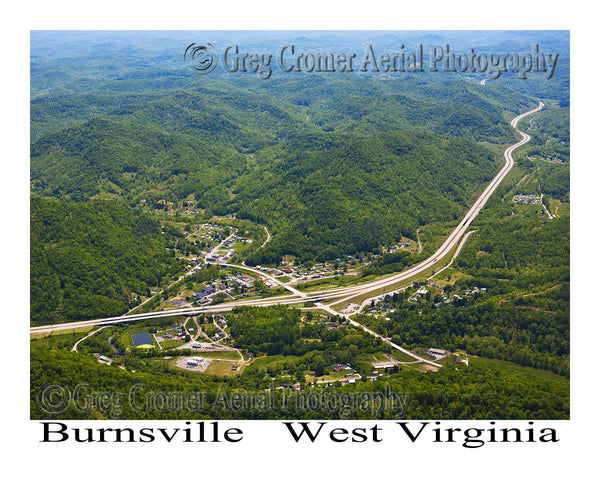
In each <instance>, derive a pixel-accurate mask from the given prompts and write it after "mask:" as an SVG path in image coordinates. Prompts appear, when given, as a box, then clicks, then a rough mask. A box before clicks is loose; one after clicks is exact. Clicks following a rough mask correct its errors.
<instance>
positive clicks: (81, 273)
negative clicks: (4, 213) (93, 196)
mask: <svg viewBox="0 0 600 480" xmlns="http://www.w3.org/2000/svg"><path fill="white" fill-rule="evenodd" d="M172 241H173V239H172V237H170V235H169V234H168V233H167V234H161V229H160V227H159V224H158V223H157V222H156V221H155V220H154V219H152V218H149V217H148V216H145V215H140V214H136V213H135V212H133V211H132V210H131V209H128V208H125V207H120V206H118V205H115V204H113V203H108V202H94V203H66V202H62V201H59V200H51V199H44V198H40V197H35V196H33V197H32V198H31V270H30V276H31V322H32V323H34V324H36V323H42V324H43V323H46V324H47V323H58V322H65V321H75V320H81V319H88V318H94V317H107V316H112V315H120V314H122V313H125V312H126V311H127V310H128V309H129V308H131V307H132V306H134V305H136V304H137V303H139V298H140V297H141V296H142V295H146V296H147V295H149V294H150V289H151V288H153V287H156V286H158V285H160V284H161V283H162V282H163V281H165V280H168V279H169V278H170V276H171V275H172V274H175V273H178V272H179V270H180V268H181V266H180V262H179V261H178V260H176V259H175V258H174V257H173V256H172V254H170V253H169V251H167V246H169V244H170V242H172Z"/></svg>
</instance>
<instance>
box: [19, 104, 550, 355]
mask: <svg viewBox="0 0 600 480" xmlns="http://www.w3.org/2000/svg"><path fill="white" fill-rule="evenodd" d="M543 107H544V104H543V103H542V102H540V103H539V105H538V107H536V108H534V109H533V110H530V111H528V112H525V113H522V114H521V115H518V116H516V117H515V118H514V119H513V120H512V121H511V123H510V124H511V126H512V127H513V128H514V129H515V130H517V124H518V122H519V121H520V120H521V119H522V118H525V117H526V116H528V115H532V114H534V113H535V112H538V111H539V110H541V109H542V108H543ZM517 131H518V132H519V133H520V135H521V140H520V141H519V142H517V143H515V144H513V145H511V146H509V147H508V148H507V149H506V150H505V151H504V160H505V163H504V166H503V167H502V168H501V169H500V171H499V172H498V174H497V175H496V176H495V177H494V178H493V180H492V181H491V182H490V184H489V185H488V186H487V188H486V189H485V190H484V191H483V193H482V194H481V195H480V196H479V198H478V199H477V200H476V201H475V203H474V204H473V206H472V207H471V208H470V209H469V211H468V212H467V214H466V215H465V217H464V218H463V219H462V220H461V222H460V223H459V224H458V226H457V227H456V228H455V229H454V231H453V232H452V233H451V234H450V235H449V236H448V238H447V239H446V240H445V241H444V243H443V244H442V245H441V246H440V247H439V248H438V250H437V251H436V252H435V253H434V254H433V255H431V256H430V257H429V258H428V259H426V260H424V261H422V262H421V263H419V264H417V265H414V266H412V267H411V268H409V269H408V270H406V271H404V272H400V273H397V274H395V275H392V276H390V277H387V278H384V279H381V280H375V281H372V282H369V283H365V284H362V285H355V286H351V287H343V288H335V289H330V290H319V291H312V292H300V291H299V290H296V289H295V288H293V287H291V286H289V285H286V284H283V283H282V282H279V281H278V280H277V279H275V278H274V277H270V276H268V275H265V274H264V273H263V272H261V271H259V270H256V269H253V268H251V267H246V266H240V265H232V266H235V267H237V268H244V269H247V270H250V271H253V272H255V273H257V274H259V275H262V276H265V277H267V278H270V279H271V280H273V281H275V282H276V283H278V284H280V285H282V286H283V287H285V288H287V289H288V290H290V294H288V295H282V296H278V297H271V298H263V299H247V300H241V301H237V302H230V303H221V304H218V305H210V306H204V307H195V308H181V309H172V310H163V311H158V312H148V313H140V314H132V315H127V316H118V317H109V318H100V319H95V320H87V321H82V322H71V323H66V324H56V325H43V326H38V327H31V328H30V332H31V333H35V332H50V331H58V330H66V329H72V328H78V327H87V326H95V325H114V324H118V323H123V322H132V321H136V320H142V319H148V318H159V317H166V316H172V315H198V314H204V313H218V312H227V311H230V310H232V309H233V308H235V307H238V306H244V305H248V306H270V305H286V304H287V305H292V304H299V303H303V302H308V301H310V302H313V303H314V305H315V307H316V308H321V309H323V310H325V311H327V312H329V313H331V314H333V315H340V316H343V317H345V318H347V320H348V321H349V322H350V323H351V324H353V325H355V326H357V327H359V328H362V329H363V330H365V331H366V332H368V333H370V334H371V335H374V336H377V337H379V338H382V339H383V340H384V341H385V342H386V343H388V344H390V345H391V346H392V347H393V348H395V349H397V350H400V351H402V352H404V353H406V354H407V355H410V356H411V357H413V358H416V359H418V360H419V361H423V362H425V363H428V364H431V365H434V366H439V364H437V363H435V362H433V361H431V360H427V359H423V358H421V357H419V356H417V355H415V354H413V353H412V352H409V351H407V350H405V349H403V348H402V347H400V346H399V345H396V344H393V343H392V342H390V341H389V340H387V339H384V338H383V337H381V336H380V335H378V334H377V333H375V332H373V331H372V330H369V329H368V328H366V327H365V326H364V325H361V324H360V323H358V322H356V321H354V320H352V319H350V316H349V315H341V314H340V313H339V312H337V311H335V310H334V309H333V308H331V306H330V305H326V304H323V303H322V302H323V300H329V299H336V300H337V301H336V302H335V303H340V302H343V301H344V300H346V299H350V298H353V297H356V296H358V295H364V294H368V293H372V292H375V291H377V290H380V289H382V288H384V287H388V286H391V285H393V284H396V283H398V282H401V281H404V280H407V279H409V278H411V277H414V276H415V275H419V274H420V273H422V272H424V271H426V270H428V269H429V268H431V267H433V266H434V265H435V264H436V263H437V262H438V260H439V259H441V258H443V257H444V256H446V255H447V254H449V253H450V252H451V251H452V250H453V249H454V248H455V247H456V246H457V245H458V246H459V248H460V247H462V245H463V244H464V242H465V241H466V238H465V239H463V241H462V243H461V244H460V245H459V242H460V241H461V238H463V236H464V234H465V233H466V231H467V229H468V228H469V226H470V225H471V223H472V222H473V220H474V219H475V217H476V216H477V214H478V213H479V212H480V211H481V209H482V208H483V207H484V206H485V204H486V202H487V201H488V200H489V198H490V197H491V196H492V195H493V193H494V191H495V190H496V189H497V188H498V186H499V185H500V183H501V182H502V181H503V180H504V178H505V177H506V175H508V173H509V172H510V170H511V169H512V167H513V166H514V163H515V162H514V160H513V158H512V153H513V152H514V151H515V150H516V149H517V148H519V147H520V146H522V145H524V144H525V143H527V142H528V141H529V140H530V136H529V135H527V134H526V133H524V132H521V131H519V130H517ZM267 234H268V231H267ZM268 239H270V238H269V237H268ZM267 241H268V240H267ZM455 256H456V253H455ZM453 259H454V257H453V258H452V260H453ZM340 297H341V299H340ZM364 305H366V303H365V302H363V306H364ZM359 311H360V309H359V310H357V311H356V312H354V313H353V314H356V313H358V312H359Z"/></svg>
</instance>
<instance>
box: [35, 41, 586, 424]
mask: <svg viewBox="0 0 600 480" xmlns="http://www.w3.org/2000/svg"><path fill="white" fill-rule="evenodd" d="M29 34H30V50H29V51H30V58H29V63H30V72H29V75H30V78H29V82H30V86H29V94H30V101H29V102H30V103H29V115H30V160H29V192H28V195H29V202H30V205H29V215H30V216H29V252H30V257H29V260H30V264H29V269H30V271H29V279H30V280H29V282H30V285H29V288H30V291H29V302H30V305H29V315H30V319H29V323H30V324H29V337H30V338H29V359H30V364H29V366H28V368H29V372H30V383H29V389H30V390H29V399H30V404H29V414H30V419H31V420H60V421H63V420H64V421H68V420H123V421H125V420H127V421H129V420H182V421H192V420H194V421H200V420H207V421H209V420H210V421H212V420H236V421H242V420H243V421H246V420H248V421H250V420H281V421H288V420H307V421H308V420H316V421H324V420H331V421H335V420H347V421H361V420H381V421H386V420H394V421H398V420H406V421H411V420H414V421H420V420H430V421H435V420H439V421H443V420H456V421H460V420H469V421H474V420H480V421H486V422H487V424H489V422H490V421H495V420H498V421H502V420H510V421H525V424H526V425H530V424H531V422H532V421H546V420H552V421H554V420H569V419H570V418H571V407H570V405H571V395H570V364H571V357H570V354H571V347H570V332H571V328H570V323H571V322H570V310H571V308H570V307H571V305H570V293H571V286H570V79H571V77H570V53H571V52H570V41H571V38H570V32H569V31H568V30H464V31H463V30H427V31H426V30H407V31H401V30H398V31H393V30H197V31H187V30H31V31H30V33H29ZM590 341H592V339H590ZM527 422H530V423H527ZM94 423H98V422H94ZM182 423H184V422H182ZM498 435H499V434H498ZM536 435H537V433H536Z"/></svg>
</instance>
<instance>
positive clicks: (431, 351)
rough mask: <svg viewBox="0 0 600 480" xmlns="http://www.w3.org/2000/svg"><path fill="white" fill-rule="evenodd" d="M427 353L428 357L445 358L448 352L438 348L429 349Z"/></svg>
mask: <svg viewBox="0 0 600 480" xmlns="http://www.w3.org/2000/svg"><path fill="white" fill-rule="evenodd" d="M427 353H428V354H429V355H433V356H434V357H445V356H446V355H447V353H448V352H447V351H446V350H441V349H439V348H430V349H429V350H427Z"/></svg>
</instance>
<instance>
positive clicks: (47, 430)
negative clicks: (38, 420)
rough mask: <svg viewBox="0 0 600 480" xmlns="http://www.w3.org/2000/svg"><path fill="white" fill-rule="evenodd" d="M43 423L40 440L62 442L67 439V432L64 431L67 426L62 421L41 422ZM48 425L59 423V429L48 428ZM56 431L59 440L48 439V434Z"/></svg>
mask: <svg viewBox="0 0 600 480" xmlns="http://www.w3.org/2000/svg"><path fill="white" fill-rule="evenodd" d="M42 425H44V439H43V440H42V442H64V441H66V440H68V439H69V434H68V433H65V432H66V430H67V426H66V425H65V424H64V423H59V422H42ZM50 425H60V430H58V431H56V430H50ZM51 433H52V434H54V433H58V434H59V435H60V436H61V438H60V439H59V440H50V434H51Z"/></svg>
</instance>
